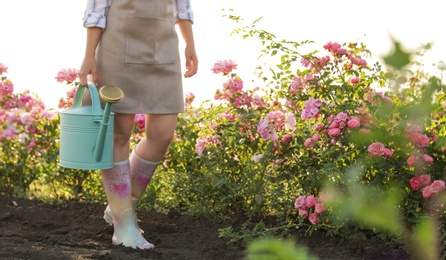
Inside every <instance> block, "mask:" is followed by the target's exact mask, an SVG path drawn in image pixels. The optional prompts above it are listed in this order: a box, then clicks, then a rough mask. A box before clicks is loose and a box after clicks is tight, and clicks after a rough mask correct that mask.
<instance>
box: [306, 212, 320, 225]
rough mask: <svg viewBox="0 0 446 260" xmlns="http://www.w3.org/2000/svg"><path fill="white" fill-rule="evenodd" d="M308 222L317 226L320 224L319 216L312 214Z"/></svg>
mask: <svg viewBox="0 0 446 260" xmlns="http://www.w3.org/2000/svg"><path fill="white" fill-rule="evenodd" d="M308 220H310V223H311V224H313V225H316V223H317V222H318V220H319V219H318V218H317V214H316V213H312V214H310V216H309V217H308Z"/></svg>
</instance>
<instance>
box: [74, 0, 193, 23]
mask: <svg viewBox="0 0 446 260" xmlns="http://www.w3.org/2000/svg"><path fill="white" fill-rule="evenodd" d="M111 1H112V0H87V8H86V9H85V13H84V17H83V19H82V20H83V24H84V27H101V28H103V29H104V28H105V27H106V25H107V22H106V17H107V11H108V8H109V7H110V4H111ZM190 1H191V0H173V3H174V7H175V11H174V12H175V13H174V15H175V19H176V21H179V20H189V21H191V22H193V21H194V13H193V12H192V9H191V5H190Z"/></svg>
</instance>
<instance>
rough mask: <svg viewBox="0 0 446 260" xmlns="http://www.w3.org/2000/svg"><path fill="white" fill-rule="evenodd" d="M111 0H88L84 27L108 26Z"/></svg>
mask: <svg viewBox="0 0 446 260" xmlns="http://www.w3.org/2000/svg"><path fill="white" fill-rule="evenodd" d="M110 3H111V0H87V7H86V8H85V12H84V17H83V19H82V20H83V25H84V27H86V28H88V27H100V28H102V29H105V27H106V26H107V21H106V17H107V12H108V8H109V7H110Z"/></svg>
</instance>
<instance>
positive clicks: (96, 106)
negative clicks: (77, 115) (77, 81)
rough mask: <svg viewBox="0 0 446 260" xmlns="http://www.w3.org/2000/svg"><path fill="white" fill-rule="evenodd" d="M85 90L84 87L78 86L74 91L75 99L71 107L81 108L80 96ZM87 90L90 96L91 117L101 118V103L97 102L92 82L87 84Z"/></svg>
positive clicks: (95, 90) (94, 86) (95, 89)
mask: <svg viewBox="0 0 446 260" xmlns="http://www.w3.org/2000/svg"><path fill="white" fill-rule="evenodd" d="M85 88H86V87H85V86H82V85H79V87H78V89H77V91H76V97H75V99H74V105H73V107H81V106H82V96H83V95H84V92H85ZM88 89H89V90H90V96H91V104H92V106H91V109H92V115H98V116H102V108H101V101H100V100H99V94H98V90H97V88H96V85H95V84H93V83H92V82H89V83H88Z"/></svg>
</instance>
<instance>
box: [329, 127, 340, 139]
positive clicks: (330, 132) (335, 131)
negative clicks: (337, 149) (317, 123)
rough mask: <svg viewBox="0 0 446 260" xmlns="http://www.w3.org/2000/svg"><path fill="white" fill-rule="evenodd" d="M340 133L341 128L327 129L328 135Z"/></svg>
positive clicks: (335, 135)
mask: <svg viewBox="0 0 446 260" xmlns="http://www.w3.org/2000/svg"><path fill="white" fill-rule="evenodd" d="M340 134H341V129H339V128H332V129H329V130H328V135H329V136H330V137H337V136H339V135H340Z"/></svg>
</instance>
